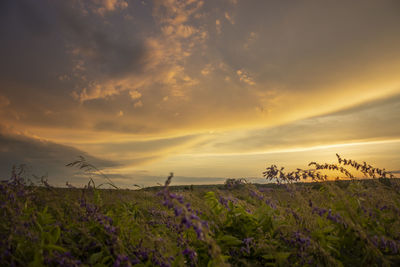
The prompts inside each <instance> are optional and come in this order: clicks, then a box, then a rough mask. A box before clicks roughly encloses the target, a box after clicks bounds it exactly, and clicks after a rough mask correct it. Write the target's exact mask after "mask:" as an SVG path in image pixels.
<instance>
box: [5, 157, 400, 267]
mask: <svg viewBox="0 0 400 267" xmlns="http://www.w3.org/2000/svg"><path fill="white" fill-rule="evenodd" d="M338 159H339V160H340V162H339V163H340V164H342V165H343V166H342V167H343V168H344V166H352V167H354V168H357V167H358V169H359V170H361V171H362V173H365V174H366V175H369V176H371V177H373V176H374V175H375V176H376V177H378V176H382V177H381V178H379V179H370V180H363V181H360V180H350V181H324V182H322V183H310V184H306V183H291V182H292V180H290V179H288V177H289V178H290V177H292V178H293V177H294V178H295V177H296V172H294V173H292V174H290V173H289V174H287V173H284V172H283V169H278V168H275V167H273V168H270V169H269V170H270V173H267V176H268V175H269V176H268V177H270V178H271V177H272V176H271V175H272V174H273V173H272V172H276V173H275V174H276V175H278V177H275V178H278V179H279V177H286V178H285V179H286V180H285V181H281V182H282V183H281V185H276V184H270V185H254V184H250V183H247V182H245V181H244V180H238V181H236V180H234V179H231V180H229V182H227V183H226V186H224V187H221V186H220V187H217V186H215V187H209V188H208V189H207V190H205V189H204V188H202V187H193V188H192V189H191V190H181V189H182V188H179V187H176V188H171V187H169V184H170V182H171V179H172V174H171V175H170V177H169V178H168V180H167V182H166V184H165V186H164V188H163V189H162V190H161V192H160V193H159V194H156V193H155V192H153V191H149V190H146V189H141V190H136V191H129V190H121V189H100V188H99V186H96V185H95V184H94V182H93V180H90V182H89V183H88V185H87V186H86V187H85V188H82V189H78V188H69V189H61V188H52V187H51V186H50V185H48V184H47V185H44V186H41V187H37V186H33V185H31V184H28V183H27V182H26V181H24V180H23V179H21V178H20V177H19V175H18V173H17V172H15V173H14V174H15V175H14V176H13V178H12V179H11V180H9V181H7V182H2V183H0V191H1V194H0V203H1V212H0V247H1V253H0V265H1V266H11V265H14V266H98V267H100V266H218V267H219V266H399V265H400V253H399V251H400V221H399V219H398V218H399V216H400V194H399V193H400V191H399V188H400V181H399V180H398V179H392V178H385V177H384V176H390V175H389V174H388V173H387V172H386V171H384V170H379V169H377V168H373V167H372V166H370V165H368V164H366V163H365V164H358V163H357V162H355V161H351V160H344V159H342V158H340V157H338ZM73 165H74V166H78V167H79V168H83V169H86V168H89V169H90V170H91V171H92V170H93V168H92V166H91V165H87V163H86V162H85V161H84V160H81V161H77V162H75V163H74V164H73ZM311 165H312V166H314V167H316V168H317V169H318V170H321V169H329V168H331V169H335V168H336V167H334V165H330V164H326V165H325V164H317V163H313V164H311ZM335 170H336V169H335ZM337 170H339V171H341V169H340V168H339V167H338V169H337ZM315 171H316V170H313V171H307V172H303V171H299V172H298V174H299V175H300V174H307V175H314V177H316V178H318V176H317V174H316V172H315ZM281 172H282V173H281ZM343 172H344V173H345V171H344V170H343ZM321 175H322V174H321ZM320 177H322V176H320ZM272 178H273V177H272ZM275 178H274V179H275Z"/></svg>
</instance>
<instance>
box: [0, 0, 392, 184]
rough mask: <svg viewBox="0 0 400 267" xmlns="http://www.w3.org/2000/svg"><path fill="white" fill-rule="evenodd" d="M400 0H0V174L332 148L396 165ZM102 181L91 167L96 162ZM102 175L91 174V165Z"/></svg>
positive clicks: (222, 169) (232, 165)
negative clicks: (80, 163) (77, 163)
mask: <svg viewBox="0 0 400 267" xmlns="http://www.w3.org/2000/svg"><path fill="white" fill-rule="evenodd" d="M399 14H400V2H399V1H397V0H393V1H389V0H382V1H369V0H365V1H355V0H354V1H333V0H332V1H329V0H327V1H317V0H309V1H285V0H280V1H272V0H270V1H261V0H258V1H256V0H215V1H214V0H213V1H201V0H163V1H161V0H159V1H158V0H154V1H146V0H143V1H139V0H131V1H130V0H71V1H62V0H51V1H50V0H21V1H13V0H5V1H1V2H0V38H1V42H0V59H1V60H0V176H1V177H2V179H7V178H8V177H9V176H10V173H11V169H12V166H13V165H19V164H25V166H26V167H25V169H26V172H27V173H28V174H29V175H36V176H43V175H46V176H47V177H48V180H49V183H50V184H53V185H56V186H63V185H65V182H66V181H69V182H70V183H72V184H75V185H82V184H85V183H87V180H88V178H87V176H85V175H83V174H82V172H80V171H78V170H77V169H73V168H68V167H66V166H65V165H66V164H67V163H69V162H72V161H74V160H76V159H77V157H78V156H79V155H82V156H84V157H85V158H86V159H87V160H88V161H89V162H91V163H92V164H94V165H96V166H97V167H98V168H99V169H101V170H102V171H103V172H104V173H105V174H106V175H108V177H110V179H112V180H113V181H114V182H115V183H116V184H117V185H120V186H122V187H128V188H130V187H132V186H133V184H139V185H142V186H151V185H156V184H157V183H162V182H163V181H164V180H165V178H166V177H167V176H168V174H169V173H170V172H174V174H175V179H174V183H175V184H207V183H222V182H223V181H224V180H225V179H226V178H241V177H247V178H249V179H252V180H254V181H263V179H262V172H263V171H264V170H265V168H266V167H267V166H269V165H271V164H277V165H279V166H286V168H287V169H288V170H290V169H291V168H292V169H293V168H297V167H299V168H307V164H308V163H309V162H310V161H318V162H321V163H323V162H330V163H334V162H335V154H336V153H339V154H340V155H341V156H342V157H344V158H352V159H355V160H358V161H360V162H362V161H367V162H369V163H371V164H373V165H374V166H376V167H381V168H386V169H387V170H391V171H394V172H395V173H400V153H399V151H400V123H399V122H400V75H399V73H400V49H399V47H400V16H399ZM96 179H98V182H100V179H101V178H99V177H97V178H96ZM96 181H97V180H96Z"/></svg>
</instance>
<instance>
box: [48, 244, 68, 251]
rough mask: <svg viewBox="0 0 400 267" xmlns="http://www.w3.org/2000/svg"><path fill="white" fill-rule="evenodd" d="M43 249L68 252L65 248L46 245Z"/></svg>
mask: <svg viewBox="0 0 400 267" xmlns="http://www.w3.org/2000/svg"><path fill="white" fill-rule="evenodd" d="M43 247H44V248H45V249H48V250H57V251H60V252H67V250H66V249H65V248H63V247H60V246H57V245H53V244H48V245H44V246H43Z"/></svg>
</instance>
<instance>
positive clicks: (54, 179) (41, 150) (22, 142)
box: [0, 132, 119, 184]
mask: <svg viewBox="0 0 400 267" xmlns="http://www.w3.org/2000/svg"><path fill="white" fill-rule="evenodd" d="M78 156H84V157H85V158H86V160H87V161H88V162H90V163H91V164H93V165H95V166H96V167H97V168H99V169H104V168H110V167H118V166H119V165H118V164H117V163H115V162H113V161H112V160H105V159H100V158H97V157H94V156H92V155H89V154H88V153H86V152H84V151H81V150H78V149H76V148H73V147H70V146H65V145H60V144H56V143H53V142H47V141H41V140H38V139H33V138H29V137H26V136H21V135H10V134H5V133H1V132H0V177H1V178H2V179H4V178H6V179H7V178H9V176H10V173H11V169H12V166H13V165H20V164H25V165H27V166H28V169H30V172H31V174H35V175H38V176H41V175H43V174H46V173H47V174H48V176H49V177H48V179H49V181H50V183H57V184H64V183H65V182H66V181H67V179H69V177H70V176H73V175H74V174H75V172H76V171H77V170H76V169H72V168H67V167H66V166H65V165H66V164H67V163H70V162H72V161H74V160H76V159H77V158H78Z"/></svg>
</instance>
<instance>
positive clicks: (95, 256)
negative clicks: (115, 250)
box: [89, 251, 103, 264]
mask: <svg viewBox="0 0 400 267" xmlns="http://www.w3.org/2000/svg"><path fill="white" fill-rule="evenodd" d="M102 257H103V251H100V252H97V253H94V254H92V255H90V258H89V263H90V264H96V263H97V262H98V261H99V260H100V259H101V258H102Z"/></svg>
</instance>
